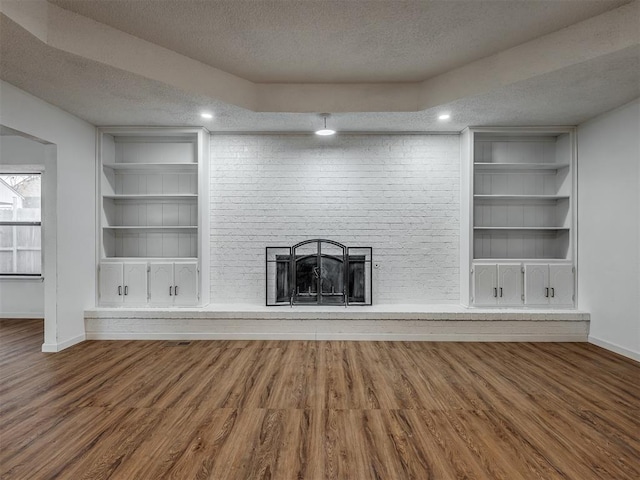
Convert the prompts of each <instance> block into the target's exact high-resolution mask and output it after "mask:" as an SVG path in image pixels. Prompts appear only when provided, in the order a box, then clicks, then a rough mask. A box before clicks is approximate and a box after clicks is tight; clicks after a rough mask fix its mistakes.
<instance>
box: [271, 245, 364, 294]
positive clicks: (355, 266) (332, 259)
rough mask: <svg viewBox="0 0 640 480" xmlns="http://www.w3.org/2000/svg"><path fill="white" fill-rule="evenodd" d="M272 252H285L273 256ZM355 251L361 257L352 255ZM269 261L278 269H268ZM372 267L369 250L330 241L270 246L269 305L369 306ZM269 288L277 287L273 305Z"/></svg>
mask: <svg viewBox="0 0 640 480" xmlns="http://www.w3.org/2000/svg"><path fill="white" fill-rule="evenodd" d="M270 249H271V250H273V251H275V252H282V253H275V254H274V253H273V252H271V255H270V252H269V250H270ZM285 250H289V252H288V253H286V252H285ZM352 250H356V251H357V253H358V254H350V251H352ZM270 262H271V263H272V264H273V263H274V264H275V269H273V268H269V263H270ZM370 267H371V249H370V248H369V247H357V248H355V249H354V248H347V247H345V246H344V245H341V244H339V243H337V242H334V241H331V240H307V241H305V242H302V243H299V244H297V245H295V246H293V247H290V248H288V247H268V248H267V290H268V291H267V305H282V304H287V303H288V304H291V305H294V304H306V305H309V304H318V305H348V304H358V305H370V304H371V295H370V292H371V288H370V286H371V276H370V271H371V270H370ZM367 272H369V274H367ZM270 276H271V277H275V278H269V277H270ZM367 280H368V282H367ZM272 282H275V285H273V284H272ZM270 287H271V288H272V289H273V288H275V298H272V303H270V302H269V288H270ZM367 287H368V288H367ZM273 300H274V301H273Z"/></svg>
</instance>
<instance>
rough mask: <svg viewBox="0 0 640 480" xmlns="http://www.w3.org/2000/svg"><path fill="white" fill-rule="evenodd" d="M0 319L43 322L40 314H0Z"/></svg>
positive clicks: (42, 314)
mask: <svg viewBox="0 0 640 480" xmlns="http://www.w3.org/2000/svg"><path fill="white" fill-rule="evenodd" d="M0 318H16V319H25V320H44V313H41V312H8V313H5V312H0Z"/></svg>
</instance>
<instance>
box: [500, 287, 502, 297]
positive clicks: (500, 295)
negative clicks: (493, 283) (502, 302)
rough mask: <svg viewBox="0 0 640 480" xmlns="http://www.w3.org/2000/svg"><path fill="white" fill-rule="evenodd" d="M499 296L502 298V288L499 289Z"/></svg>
mask: <svg viewBox="0 0 640 480" xmlns="http://www.w3.org/2000/svg"><path fill="white" fill-rule="evenodd" d="M500 296H501V297H502V287H500Z"/></svg>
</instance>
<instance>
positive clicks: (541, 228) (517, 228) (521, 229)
mask: <svg viewBox="0 0 640 480" xmlns="http://www.w3.org/2000/svg"><path fill="white" fill-rule="evenodd" d="M473 229H474V230H507V231H541V230H542V231H544V230H548V231H563V230H569V227H473Z"/></svg>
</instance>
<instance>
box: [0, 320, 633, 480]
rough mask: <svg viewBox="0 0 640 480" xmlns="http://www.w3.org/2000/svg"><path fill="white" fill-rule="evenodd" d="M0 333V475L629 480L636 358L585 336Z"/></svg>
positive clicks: (24, 325)
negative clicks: (227, 337) (48, 338)
mask: <svg viewBox="0 0 640 480" xmlns="http://www.w3.org/2000/svg"><path fill="white" fill-rule="evenodd" d="M0 335H1V344H0V378H1V379H2V380H1V384H0V403H1V406H0V408H1V410H0V414H1V417H0V442H1V449H0V477H1V478H2V479H25V480H38V479H70V480H82V479H88V480H94V479H107V478H109V479H126V480H144V479H152V480H157V479H177V480H190V479H234V480H253V479H256V480H257V479H271V480H280V479H282V480H284V479H296V480H305V479H309V480H315V479H318V480H319V479H341V480H368V479H380V480H395V479H401V480H404V479H416V480H430V479H443V480H444V479H505V480H518V479H544V480H552V479H576V480H590V479H594V480H596V479H597V480H603V479H605V480H606V479H611V480H623V479H630V480H638V479H640V439H639V435H640V364H638V363H635V362H633V361H631V360H629V359H625V358H623V357H620V356H617V355H615V354H613V353H610V352H608V351H606V350H603V349H600V348H598V347H595V346H593V345H589V344H577V343H574V344H571V343H564V344H560V343H555V344H554V343H537V344H534V343H428V342H342V341H319V342H311V341H193V342H162V341H156V342H151V341H118V342H112V341H109V342H107V341H88V342H84V343H82V344H80V345H76V346H74V347H72V348H70V349H68V350H65V351H63V352H61V353H58V354H43V353H41V352H40V348H41V344H42V341H43V330H42V322H41V321H24V320H19V321H16V320H3V321H0Z"/></svg>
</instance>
